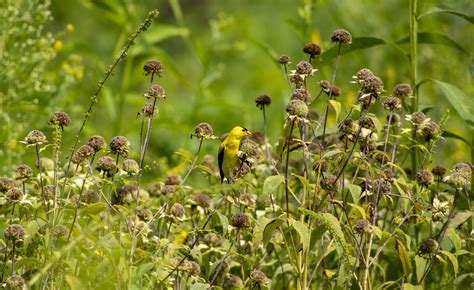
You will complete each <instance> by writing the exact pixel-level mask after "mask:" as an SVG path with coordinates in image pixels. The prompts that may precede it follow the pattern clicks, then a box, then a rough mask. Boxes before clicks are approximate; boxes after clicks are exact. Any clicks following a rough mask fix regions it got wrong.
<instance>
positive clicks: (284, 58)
mask: <svg viewBox="0 0 474 290" xmlns="http://www.w3.org/2000/svg"><path fill="white" fill-rule="evenodd" d="M278 62H279V63H281V64H288V63H289V62H290V57H289V56H288V55H282V56H280V57H279V58H278Z"/></svg>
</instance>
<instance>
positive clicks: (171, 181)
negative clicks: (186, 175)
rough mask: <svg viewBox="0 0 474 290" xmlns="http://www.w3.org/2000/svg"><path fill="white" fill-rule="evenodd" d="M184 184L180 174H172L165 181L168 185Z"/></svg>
mask: <svg viewBox="0 0 474 290" xmlns="http://www.w3.org/2000/svg"><path fill="white" fill-rule="evenodd" d="M182 182H183V180H182V179H181V176H180V175H179V174H171V175H170V176H168V177H167V178H166V179H165V184H166V185H180V184H181V183H182Z"/></svg>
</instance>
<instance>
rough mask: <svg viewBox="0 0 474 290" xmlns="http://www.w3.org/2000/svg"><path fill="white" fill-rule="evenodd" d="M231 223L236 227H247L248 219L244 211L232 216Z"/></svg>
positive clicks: (248, 225)
mask: <svg viewBox="0 0 474 290" xmlns="http://www.w3.org/2000/svg"><path fill="white" fill-rule="evenodd" d="M231 224H232V226H234V227H236V228H248V227H250V219H249V217H248V215H246V214H245V213H243V212H238V213H235V214H234V215H233V216H232V221H231Z"/></svg>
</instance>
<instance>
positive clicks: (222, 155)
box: [217, 144, 225, 183]
mask: <svg viewBox="0 0 474 290" xmlns="http://www.w3.org/2000/svg"><path fill="white" fill-rule="evenodd" d="M224 150H225V145H224V144H222V145H221V147H220V148H219V155H218V156H217V162H218V164H219V173H220V175H221V183H223V182H224V170H222V162H223V161H224Z"/></svg>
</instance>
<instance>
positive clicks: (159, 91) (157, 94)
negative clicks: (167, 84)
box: [145, 84, 166, 99]
mask: <svg viewBox="0 0 474 290" xmlns="http://www.w3.org/2000/svg"><path fill="white" fill-rule="evenodd" d="M145 97H147V98H156V99H164V98H166V91H165V89H164V88H163V87H162V86H160V85H157V84H154V85H151V86H150V88H149V89H148V92H147V93H146V94H145Z"/></svg>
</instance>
